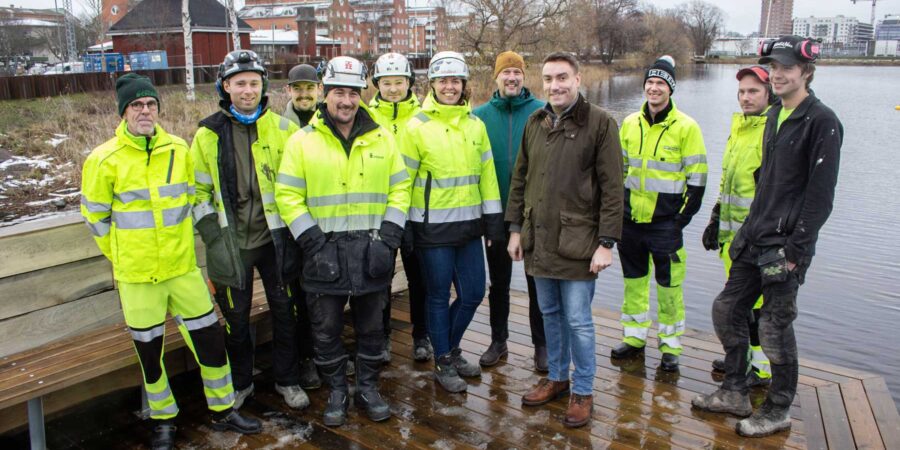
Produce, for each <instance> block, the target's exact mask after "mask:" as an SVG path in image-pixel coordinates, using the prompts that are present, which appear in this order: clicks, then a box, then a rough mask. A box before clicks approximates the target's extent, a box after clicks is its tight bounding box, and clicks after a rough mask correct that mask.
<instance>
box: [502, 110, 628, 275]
mask: <svg viewBox="0 0 900 450" xmlns="http://www.w3.org/2000/svg"><path fill="white" fill-rule="evenodd" d="M576 102H577V103H576V105H575V107H574V108H573V109H572V110H571V111H570V112H568V113H566V114H564V115H563V117H562V118H561V119H560V120H559V123H557V125H556V127H555V128H551V126H552V119H551V117H550V114H549V112H548V111H547V110H546V109H540V110H537V111H535V112H534V113H533V114H532V115H531V116H530V117H529V118H528V123H527V124H526V125H525V134H524V135H523V137H522V149H521V151H520V152H519V157H518V159H517V160H516V166H515V169H514V170H513V174H512V183H511V185H510V192H509V203H508V205H507V209H506V221H508V222H510V231H519V232H521V234H522V235H521V242H522V247H523V249H524V251H525V272H526V273H528V274H529V275H532V276H536V277H544V278H556V279H563V280H593V279H596V278H597V275H595V274H593V273H591V272H590V260H591V256H593V254H594V251H596V250H597V246H598V245H599V239H600V238H601V237H605V238H612V239H615V240H619V239H620V238H621V237H622V210H623V207H624V185H623V181H622V180H623V178H622V173H623V172H622V171H623V168H622V149H621V147H620V145H619V127H618V125H617V124H616V121H615V120H614V119H613V118H612V117H610V115H609V114H607V113H606V112H605V111H603V110H602V109H600V107H599V106H596V105H592V104H591V103H589V102H588V101H587V100H586V99H584V97H582V96H581V95H579V96H578V100H576Z"/></svg>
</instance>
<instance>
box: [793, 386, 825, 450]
mask: <svg viewBox="0 0 900 450" xmlns="http://www.w3.org/2000/svg"><path fill="white" fill-rule="evenodd" d="M797 397H799V398H800V404H801V405H803V435H804V437H806V446H807V448H808V449H809V450H827V449H828V441H827V439H826V437H825V425H824V424H823V422H822V412H821V410H820V409H819V398H818V396H817V395H816V389H814V388H813V389H802V390H800V391H797Z"/></svg>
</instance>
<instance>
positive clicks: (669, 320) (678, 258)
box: [612, 55, 707, 371]
mask: <svg viewBox="0 0 900 450" xmlns="http://www.w3.org/2000/svg"><path fill="white" fill-rule="evenodd" d="M674 91H675V61H674V60H673V59H672V57H671V56H668V55H666V56H663V57H661V58H659V59H657V60H656V62H655V63H653V65H652V66H650V67H649V68H648V69H647V71H646V73H645V75H644V95H645V97H646V98H647V101H646V102H645V103H644V105H643V107H642V108H641V110H640V111H639V112H636V113H634V114H631V115H630V116H628V117H626V118H625V121H624V122H622V128H621V130H620V132H619V135H620V138H621V141H622V156H623V158H624V163H625V221H624V228H623V231H622V241H621V242H620V243H619V257H620V259H621V260H622V273H623V275H624V276H625V299H624V302H623V304H622V318H621V322H622V326H623V328H624V338H623V342H622V343H621V344H620V345H619V346H617V347H615V348H614V349H613V350H612V357H613V358H615V359H620V358H627V357H630V356H633V355H637V354H641V353H642V352H643V349H644V345H645V344H646V340H647V332H648V331H649V329H650V266H651V262H652V265H653V266H655V269H656V284H657V286H656V293H657V300H658V302H659V333H658V338H659V349H660V351H661V352H662V354H663V357H662V361H661V363H660V369H662V370H666V371H677V370H678V355H680V354H681V350H682V346H681V341H680V339H679V336H681V335H682V334H684V326H685V325H684V297H683V292H682V289H681V283H682V282H683V281H684V273H685V259H686V254H685V251H684V243H683V239H682V230H683V229H684V227H686V226H687V224H688V223H689V222H690V221H691V218H692V217H693V216H694V214H696V213H697V211H698V210H699V209H700V202H701V201H702V200H703V192H704V190H705V187H706V171H707V167H706V147H705V146H704V144H703V136H702V135H701V134H700V126H699V125H697V122H695V121H694V119H692V118H690V117H689V116H688V115H687V114H685V113H683V112H681V111H679V110H678V109H677V108H676V107H675V103H674V102H673V101H672V99H671V95H672V93H673V92H674Z"/></svg>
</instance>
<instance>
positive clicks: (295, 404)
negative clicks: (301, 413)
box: [275, 383, 309, 409]
mask: <svg viewBox="0 0 900 450" xmlns="http://www.w3.org/2000/svg"><path fill="white" fill-rule="evenodd" d="M275 392H277V393H279V394H281V396H282V397H284V402H285V403H287V405H288V406H290V407H291V408H294V409H303V408H306V407H307V406H309V396H307V395H306V392H303V388H301V387H300V386H299V385H296V384H294V385H291V386H282V385H280V384H278V383H276V384H275Z"/></svg>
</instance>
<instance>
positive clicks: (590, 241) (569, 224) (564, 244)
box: [558, 211, 598, 260]
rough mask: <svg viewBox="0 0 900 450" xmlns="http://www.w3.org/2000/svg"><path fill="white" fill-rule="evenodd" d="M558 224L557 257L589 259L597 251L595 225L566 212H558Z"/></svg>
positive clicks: (582, 217) (579, 216) (591, 221)
mask: <svg viewBox="0 0 900 450" xmlns="http://www.w3.org/2000/svg"><path fill="white" fill-rule="evenodd" d="M559 222H560V223H559V247H558V252H559V255H560V256H562V257H563V258H568V259H577V260H585V259H591V256H593V254H594V251H595V250H596V249H597V239H598V237H597V224H596V223H594V221H593V220H590V219H588V218H586V217H584V216H582V215H578V214H572V213H569V212H566V211H560V212H559Z"/></svg>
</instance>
